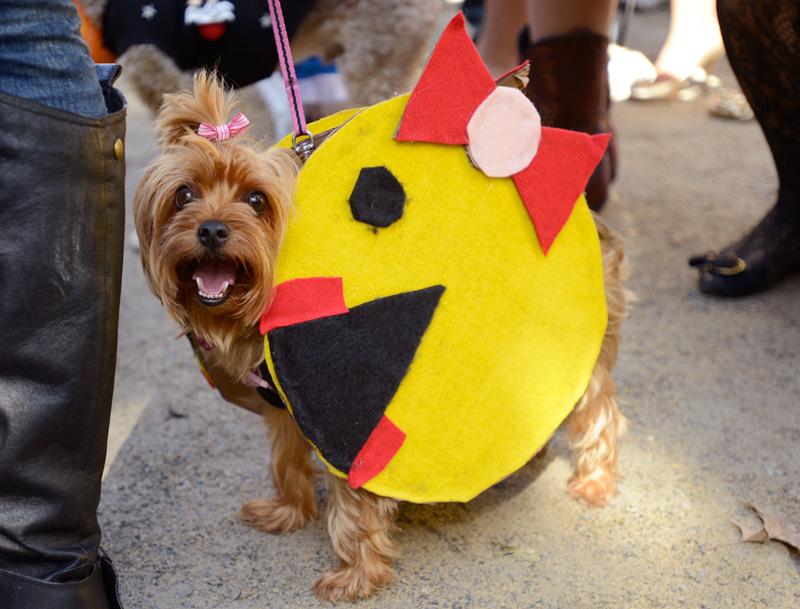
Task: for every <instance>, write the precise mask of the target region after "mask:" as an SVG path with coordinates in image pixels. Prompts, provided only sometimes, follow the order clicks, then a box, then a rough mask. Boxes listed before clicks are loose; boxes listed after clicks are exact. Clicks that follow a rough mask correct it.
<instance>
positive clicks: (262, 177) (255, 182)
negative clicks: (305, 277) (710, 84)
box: [134, 73, 629, 601]
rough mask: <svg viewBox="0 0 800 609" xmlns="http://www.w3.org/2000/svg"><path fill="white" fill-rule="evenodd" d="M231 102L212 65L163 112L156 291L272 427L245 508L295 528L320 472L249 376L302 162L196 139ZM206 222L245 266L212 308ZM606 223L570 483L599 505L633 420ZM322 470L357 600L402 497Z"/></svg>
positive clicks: (338, 587) (275, 524)
mask: <svg viewBox="0 0 800 609" xmlns="http://www.w3.org/2000/svg"><path fill="white" fill-rule="evenodd" d="M233 102H234V99H233V97H232V96H231V94H230V93H227V92H225V91H224V90H223V88H222V87H221V86H220V84H219V81H218V79H216V78H215V77H213V76H209V75H208V74H204V73H201V74H200V75H198V76H197V77H196V78H195V82H194V91H193V92H191V93H180V94H175V95H167V96H165V100H164V104H163V106H162V108H161V110H160V112H159V114H158V118H157V122H156V126H157V128H158V132H159V136H160V141H161V145H162V149H163V154H162V155H161V156H160V157H159V158H158V159H157V160H156V161H155V162H154V164H153V165H152V166H151V167H150V169H149V170H148V171H147V173H146V175H145V177H144V179H143V181H142V183H141V184H140V185H139V188H138V189H137V191H136V195H135V199H134V215H135V220H136V228H137V230H138V233H139V240H140V243H141V248H142V263H143V265H144V270H145V274H146V275H147V277H148V279H149V281H150V285H151V287H152V289H153V292H154V293H155V294H156V296H157V297H158V298H159V299H160V300H161V302H162V303H164V306H165V307H166V309H167V312H168V313H169V316H170V317H171V318H172V319H173V320H174V321H175V322H177V323H179V324H180V325H181V327H182V328H183V329H184V330H185V331H186V332H192V333H193V334H194V335H195V336H196V337H198V338H202V339H204V340H205V341H206V342H210V343H212V344H213V346H214V348H213V349H211V350H210V351H208V352H202V353H201V354H200V356H201V358H202V359H203V362H204V364H205V367H206V369H207V370H208V372H209V374H210V375H211V378H212V379H213V380H214V382H215V384H216V385H217V387H218V388H219V389H220V391H221V392H222V394H223V395H224V396H225V398H226V399H228V400H229V401H232V402H234V403H236V404H239V405H240V406H244V407H245V408H248V409H250V410H255V411H257V412H263V414H264V416H265V418H266V421H267V425H268V427H269V429H270V436H271V440H272V446H271V449H272V474H273V475H272V480H273V483H274V486H275V489H276V493H275V495H274V496H272V497H269V498H266V499H256V500H252V501H248V502H246V503H245V504H244V505H243V506H242V509H241V512H240V517H241V518H242V519H243V520H244V521H245V522H247V523H249V524H251V525H252V526H254V527H256V528H258V529H260V530H263V531H266V532H269V533H275V534H277V533H287V532H290V531H294V530H297V529H299V528H301V527H302V526H304V525H305V524H306V523H307V522H309V521H310V520H311V519H313V518H314V517H316V514H317V498H316V492H315V480H316V477H317V475H318V472H317V470H316V468H315V466H314V463H313V461H312V458H311V454H312V451H311V447H310V446H309V445H308V443H307V442H306V441H305V439H304V438H303V437H302V436H301V435H300V432H299V431H298V429H297V426H296V425H295V423H294V421H293V420H292V418H291V416H290V414H289V413H288V412H287V411H286V410H279V409H275V408H271V407H265V406H264V405H263V404H264V403H263V401H262V400H261V398H260V397H259V396H258V395H257V394H256V392H255V390H254V389H252V388H251V387H247V386H246V385H245V384H244V383H243V382H242V381H243V379H244V377H245V376H246V375H247V373H248V372H249V371H250V370H251V368H252V367H253V366H255V365H256V364H258V363H259V362H260V361H261V360H262V359H263V357H264V348H263V340H262V337H261V336H260V335H259V333H258V331H257V324H258V320H259V318H260V316H261V314H262V312H263V311H264V309H265V308H266V306H267V305H268V302H269V298H270V293H271V290H272V287H273V273H274V268H275V261H276V259H277V256H278V251H279V248H280V245H281V240H282V238H283V235H284V231H285V228H286V223H287V220H288V217H289V214H290V210H291V206H290V200H291V195H292V190H293V186H294V179H295V177H296V173H297V166H296V164H295V160H294V158H293V157H292V156H291V155H290V153H285V152H283V151H280V150H274V151H269V152H265V151H263V150H262V149H260V148H259V147H258V146H257V145H255V144H254V143H253V142H249V141H247V140H246V139H245V138H243V137H242V136H241V135H240V136H236V137H235V138H233V139H232V140H229V141H226V142H222V143H213V142H209V141H208V140H206V139H204V138H202V137H200V136H198V135H197V133H196V130H197V127H198V125H199V123H200V122H201V121H202V122H206V123H209V124H212V125H219V124H222V123H224V122H225V121H226V120H228V118H229V116H230V114H231V112H232V105H233ZM185 185H188V186H191V187H192V188H193V189H194V191H195V192H196V193H197V198H196V200H194V201H192V202H191V203H189V204H187V205H186V206H184V207H183V209H178V207H177V205H176V202H175V196H176V192H177V191H178V190H179V189H180V188H181V187H182V186H185ZM252 191H259V192H263V193H265V194H266V195H267V197H268V198H269V203H270V205H269V209H268V210H267V211H266V212H265V213H264V214H263V215H260V216H259V215H257V214H256V213H255V212H254V211H253V210H252V209H251V208H250V207H248V205H247V204H245V203H244V202H243V198H244V197H246V195H247V194H248V193H250V192H252ZM208 221H219V222H224V223H225V224H226V226H227V227H228V228H229V229H230V238H229V239H228V241H226V242H225V244H224V247H222V248H220V249H219V251H218V252H217V253H216V255H217V256H218V257H222V258H224V259H226V260H229V261H232V262H233V263H235V265H236V268H237V270H238V272H237V276H236V281H235V283H234V285H233V288H232V290H231V293H230V295H229V296H228V298H227V300H225V301H224V302H221V303H220V304H218V305H217V306H214V307H208V306H206V305H204V304H203V303H202V302H201V301H200V300H199V299H198V294H197V287H196V285H195V283H194V281H192V278H191V275H192V269H193V268H194V265H195V264H196V262H197V261H198V260H202V259H204V258H207V257H208V256H209V253H208V251H207V248H206V247H205V246H204V245H203V244H202V243H201V242H200V239H199V236H198V228H199V226H200V225H201V224H203V223H204V222H208ZM595 222H596V224H597V229H598V234H599V236H600V244H601V248H602V253H603V265H604V270H605V288H606V300H607V303H608V314H609V319H608V326H607V329H606V333H605V336H604V338H603V344H602V348H601V353H600V356H599V357H598V360H597V363H596V364H595V367H594V370H593V372H592V376H591V379H590V381H589V385H588V388H587V390H586V393H585V394H584V396H583V397H582V398H581V399H580V400H579V401H578V403H577V405H576V406H575V409H574V411H573V413H572V414H571V416H570V418H569V433H570V437H571V440H572V447H573V449H574V452H575V457H576V466H575V473H574V475H573V476H572V478H571V479H570V481H569V483H568V486H567V490H568V492H569V493H570V494H571V495H573V496H574V497H576V498H578V499H580V500H581V501H583V502H584V503H586V504H589V505H602V504H604V503H606V502H607V501H608V500H609V499H610V498H611V497H612V496H613V495H614V492H615V490H614V486H615V482H616V479H617V477H618V442H619V438H620V436H621V435H622V434H623V433H624V430H625V425H626V424H625V418H624V417H623V415H622V414H621V413H620V411H619V408H618V407H617V401H616V389H615V387H614V381H613V380H612V378H611V369H612V368H613V367H614V364H615V362H616V359H617V353H618V349H619V342H620V325H621V323H622V320H623V318H624V317H625V314H626V308H627V304H626V303H627V301H628V300H629V295H628V293H627V292H626V291H625V290H624V289H623V287H622V282H623V281H624V280H625V279H626V278H627V261H626V257H625V254H624V249H623V244H622V242H621V241H620V239H619V238H618V237H616V236H615V235H614V234H613V233H612V232H611V231H610V230H609V229H608V228H607V227H606V226H605V224H604V223H603V221H602V220H601V219H600V218H599V217H597V216H595ZM201 351H202V350H201ZM325 475H326V477H327V480H328V484H329V486H330V487H331V494H330V499H329V501H328V504H329V510H328V532H329V535H330V538H331V541H332V544H333V548H334V551H335V553H336V556H337V558H338V559H339V566H338V567H336V568H335V569H333V570H331V571H329V572H328V573H326V574H324V575H323V576H322V577H320V579H319V580H318V581H317V583H316V584H315V586H314V591H315V593H316V594H317V595H318V596H319V597H320V598H322V599H325V600H331V601H339V600H356V599H358V598H363V597H366V596H369V595H371V594H372V593H374V592H375V591H376V590H378V589H379V588H380V587H382V586H384V585H386V584H388V583H389V582H390V581H391V580H392V579H393V578H394V571H393V570H392V567H391V564H392V561H393V560H394V558H395V557H396V555H397V546H396V544H395V542H394V541H393V540H392V538H391V532H392V530H393V517H394V513H395V510H396V506H397V502H396V501H395V500H393V499H389V498H385V497H378V496H376V495H374V494H372V493H370V492H368V491H366V490H363V489H355V490H354V489H352V488H350V487H349V486H348V485H347V481H346V480H343V479H341V478H338V477H336V476H333V475H332V474H330V473H326V474H325Z"/></svg>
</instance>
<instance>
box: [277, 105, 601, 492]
mask: <svg viewBox="0 0 800 609" xmlns="http://www.w3.org/2000/svg"><path fill="white" fill-rule="evenodd" d="M407 100H408V96H401V97H397V98H394V99H391V100H389V101H386V102H383V103H381V104H378V105H376V106H372V107H370V108H367V109H365V110H363V111H361V112H358V113H356V114H354V113H353V112H349V113H345V114H341V115H336V116H335V117H332V118H328V119H324V120H323V121H321V122H320V123H315V124H312V125H310V129H311V130H312V131H316V132H319V131H320V130H322V129H326V128H329V127H330V126H331V125H333V124H338V123H341V122H343V121H344V120H345V119H347V118H350V120H349V122H347V123H346V124H345V125H344V126H343V127H342V128H341V129H340V130H339V131H338V132H337V133H336V134H335V135H334V136H332V137H331V138H330V139H328V140H327V141H326V142H324V143H323V144H322V146H321V147H320V148H319V149H318V150H317V151H315V152H314V154H313V155H312V156H311V157H310V159H309V160H308V162H307V163H306V165H305V167H304V168H303V170H302V171H301V173H300V177H299V182H298V191H297V215H296V217H295V218H294V220H293V221H292V223H291V225H290V227H289V230H288V234H287V237H286V240H285V242H284V245H283V248H282V251H281V254H280V257H279V260H278V268H277V281H278V282H283V281H287V280H290V279H294V278H298V277H342V278H343V283H344V297H345V302H346V303H347V306H348V307H350V308H352V307H354V306H357V305H359V304H363V303H366V302H369V301H372V300H374V299H377V298H381V297H386V296H392V295H395V294H398V293H401V292H409V291H414V290H420V289H423V288H427V287H430V286H434V285H443V286H445V288H446V289H445V292H444V294H443V295H442V297H441V300H440V301H439V305H438V308H437V309H436V312H435V313H434V316H433V319H432V321H431V323H430V326H429V327H428V330H427V332H426V334H425V336H424V337H423V339H422V342H421V344H420V346H419V348H418V350H417V352H416V356H415V359H414V361H413V363H412V364H411V368H410V370H409V372H408V374H407V375H406V377H405V378H404V379H403V381H402V383H401V384H400V387H399V389H398V391H397V393H396V394H395V397H394V399H393V401H392V402H391V404H390V405H389V406H388V408H387V410H386V416H388V418H389V419H390V420H391V421H392V422H393V423H394V424H395V425H397V426H398V427H399V428H400V429H401V430H402V431H403V432H405V434H406V438H405V442H404V443H403V445H402V447H401V448H400V450H399V451H398V452H397V454H395V456H394V457H393V458H392V460H391V461H390V462H389V464H388V465H387V466H386V468H385V469H384V470H383V471H382V472H381V473H380V474H378V475H377V476H376V477H374V478H373V479H372V480H370V481H369V482H368V483H366V484H365V485H364V488H366V489H367V490H369V491H372V492H373V493H376V494H378V495H383V496H388V497H395V498H398V499H403V500H408V501H416V502H433V501H467V500H469V499H472V498H473V497H474V496H475V495H477V494H478V493H480V492H481V491H483V490H485V489H486V488H488V487H489V486H491V485H492V484H494V483H496V482H498V481H499V480H501V479H502V478H504V477H506V476H507V475H509V474H511V473H512V472H514V471H515V470H517V469H519V468H520V467H521V466H522V465H524V464H525V463H526V462H527V461H528V460H529V459H530V458H531V457H532V456H533V455H534V454H535V453H536V452H537V451H538V450H539V449H540V448H541V447H542V446H543V445H544V444H545V442H546V441H547V440H548V439H549V437H550V436H551V435H552V433H553V432H554V431H555V429H556V428H557V427H558V426H559V425H560V423H561V422H562V421H563V420H564V418H565V417H566V416H567V415H568V414H569V413H570V411H571V410H572V408H573V407H574V405H575V403H576V401H577V400H578V399H579V398H580V396H581V395H582V394H583V392H584V390H585V389H586V386H587V384H588V381H589V377H590V375H591V372H592V369H593V368H594V365H595V362H596V360H597V356H598V354H599V350H600V345H601V342H602V338H603V334H604V332H605V327H606V322H607V313H606V302H605V294H604V287H603V270H602V260H601V256H600V246H599V241H598V236H597V231H596V228H595V225H594V222H593V220H592V218H591V214H590V212H589V210H588V208H587V206H586V203H585V201H584V200H583V197H581V198H580V200H579V201H578V202H577V204H576V206H575V210H574V211H573V213H572V216H571V217H570V219H569V220H568V221H567V223H566V225H565V226H564V228H563V230H562V232H561V233H560V234H559V236H558V237H557V238H556V240H555V242H554V244H553V246H552V248H551V249H550V251H549V253H548V255H547V257H545V256H544V254H543V253H542V249H541V247H540V245H539V242H538V240H537V237H536V232H535V229H534V226H533V223H532V222H531V219H530V217H529V216H528V213H527V212H526V210H525V207H524V205H523V203H522V200H521V199H520V197H519V195H518V194H517V191H516V188H515V186H514V183H513V181H512V180H511V179H509V178H488V177H486V176H485V175H484V174H483V173H481V172H480V171H479V170H477V169H475V168H474V167H473V166H472V165H471V164H470V162H469V159H468V156H467V153H466V151H465V148H464V147H463V146H448V145H444V144H427V143H410V142H396V141H394V140H393V138H392V136H393V135H394V133H395V131H396V129H397V125H398V124H399V122H400V119H401V117H402V113H403V109H404V107H405V104H406V102H407ZM279 145H283V146H287V145H289V141H288V140H285V141H283V142H281V144H279ZM376 166H384V167H386V168H388V169H389V170H390V171H391V172H392V174H393V175H394V176H395V177H396V178H397V180H398V181H399V182H400V184H402V186H403V188H404V189H405V192H406V196H407V201H406V204H405V209H404V212H403V216H402V218H400V220H398V221H397V222H395V223H393V224H392V225H391V226H389V227H387V228H374V227H372V226H369V225H366V224H364V223H361V222H358V221H356V220H355V219H354V218H353V216H352V213H351V209H350V206H349V203H348V201H349V198H350V193H351V192H352V190H353V187H354V185H355V183H356V180H357V178H358V176H359V172H360V170H361V169H362V168H364V167H376ZM266 353H267V359H268V364H269V366H270V370H271V373H272V374H273V378H274V379H275V380H276V383H277V384H278V390H279V391H281V392H282V390H281V388H280V379H279V378H276V376H275V368H274V365H273V363H272V361H271V357H270V350H269V348H267V349H266ZM282 393H283V392H282ZM285 397H286V396H285V394H284V398H285ZM290 408H291V405H290ZM320 456H321V457H322V458H323V460H324V455H320ZM329 467H330V466H329ZM330 469H331V470H332V471H333V472H334V473H335V474H337V475H340V476H346V475H347V472H339V471H336V470H335V469H334V468H332V467H330Z"/></svg>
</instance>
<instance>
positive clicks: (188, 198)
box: [175, 186, 197, 209]
mask: <svg viewBox="0 0 800 609" xmlns="http://www.w3.org/2000/svg"><path fill="white" fill-rule="evenodd" d="M196 198H197V195H196V194H195V192H194V191H193V190H192V189H191V188H189V187H188V186H181V187H180V188H179V189H178V192H176V193H175V206H176V207H177V208H178V209H183V208H184V207H186V205H188V204H189V203H191V202H192V201H194V200H195V199H196Z"/></svg>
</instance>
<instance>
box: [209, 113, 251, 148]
mask: <svg viewBox="0 0 800 609" xmlns="http://www.w3.org/2000/svg"><path fill="white" fill-rule="evenodd" d="M249 124H250V121H249V120H247V117H246V116H245V115H244V114H242V113H241V112H240V113H239V114H237V115H236V116H234V117H233V120H232V121H231V122H229V123H225V124H224V125H217V126H216V127H215V126H213V125H209V124H208V123H200V126H199V127H198V128H197V135H202V136H203V137H205V138H208V139H209V140H218V141H220V142H224V141H225V140H227V139H228V138H230V137H233V136H234V135H237V134H238V133H243V132H244V131H245V130H246V129H247V126H248V125H249Z"/></svg>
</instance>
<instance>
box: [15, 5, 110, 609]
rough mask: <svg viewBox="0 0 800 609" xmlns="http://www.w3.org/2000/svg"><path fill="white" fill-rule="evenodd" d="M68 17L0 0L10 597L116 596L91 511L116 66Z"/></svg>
mask: <svg viewBox="0 0 800 609" xmlns="http://www.w3.org/2000/svg"><path fill="white" fill-rule="evenodd" d="M78 23H79V21H77V13H76V12H75V9H74V6H72V5H71V2H70V1H69V0H49V1H44V0H17V1H12V0H0V72H2V74H3V75H4V77H3V78H0V83H1V84H0V86H2V87H4V88H5V90H3V91H2V92H0V225H2V226H3V228H4V235H3V239H2V243H0V286H2V287H1V288H0V344H2V345H3V349H2V351H1V352H0V446H2V450H0V488H1V489H2V491H1V492H0V514H2V517H0V599H2V605H3V606H4V607H8V608H10V609H41V608H45V607H46V608H50V607H53V608H55V607H57V608H59V609H115V608H117V607H120V604H119V600H118V598H117V594H116V576H115V574H114V571H113V567H112V566H111V563H110V560H109V559H108V558H107V557H106V556H105V555H104V554H103V553H102V551H101V550H100V546H99V543H100V528H99V526H98V522H97V514H96V508H97V505H98V502H99V498H100V481H101V476H102V471H103V464H104V460H105V451H106V439H107V431H108V423H109V414H110V406H111V396H112V391H113V380H114V365H115V357H116V340H117V319H118V309H119V293H120V278H121V268H122V238H123V223H124V203H123V197H124V188H123V187H124V155H123V139H124V131H125V108H124V106H125V104H124V99H123V98H122V96H121V94H119V92H118V91H116V90H114V89H113V88H111V83H112V82H113V78H115V77H116V70H115V68H114V67H113V66H103V67H100V68H98V69H96V68H95V66H94V64H92V63H91V62H90V61H87V58H88V48H86V47H85V45H83V46H81V44H82V43H81V44H78V43H80V38H79V30H78ZM42 31H46V32H47V34H46V35H45V36H44V38H43V37H42V36H41V32H42ZM44 39H49V43H45V41H44ZM28 45H31V46H29V49H28V51H27V52H26V51H25V50H24V47H25V46H28ZM42 45H43V46H42ZM34 49H35V50H34ZM84 54H85V55H84ZM9 74H10V75H12V76H14V75H16V77H15V78H11V77H8V75H9ZM24 74H28V75H29V78H28V77H24ZM98 78H99V80H100V81H101V83H102V84H103V85H104V86H101V85H100V84H98ZM48 79H49V82H48ZM15 80H16V84H15ZM73 93H74V94H73ZM98 102H99V104H98Z"/></svg>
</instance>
